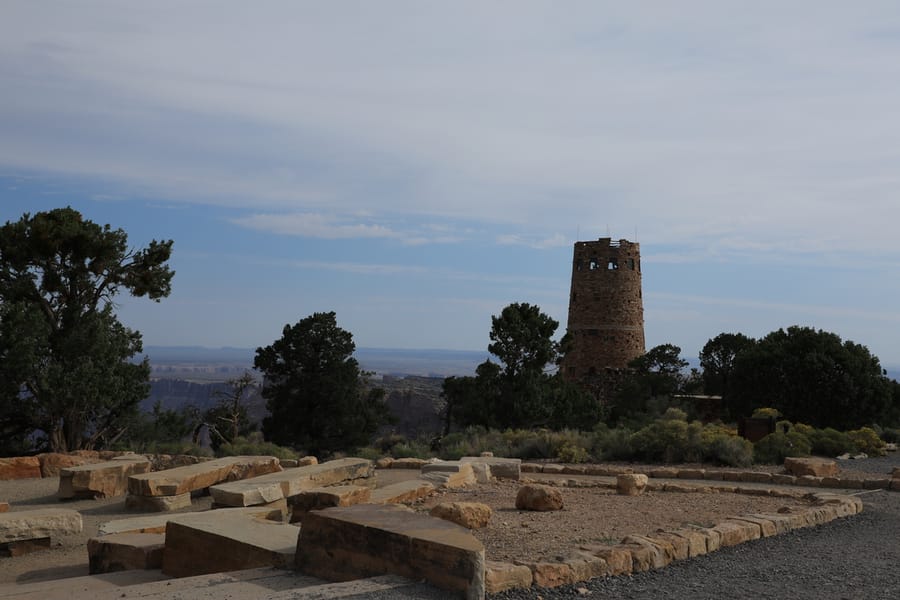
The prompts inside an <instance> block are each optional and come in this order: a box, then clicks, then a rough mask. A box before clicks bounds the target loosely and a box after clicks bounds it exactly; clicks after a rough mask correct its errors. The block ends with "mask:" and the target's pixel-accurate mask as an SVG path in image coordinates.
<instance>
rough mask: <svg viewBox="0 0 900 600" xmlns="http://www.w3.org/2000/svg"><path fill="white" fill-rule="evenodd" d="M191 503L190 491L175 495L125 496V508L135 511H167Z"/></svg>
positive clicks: (187, 506)
mask: <svg viewBox="0 0 900 600" xmlns="http://www.w3.org/2000/svg"><path fill="white" fill-rule="evenodd" d="M191 504H192V502H191V493H190V492H185V493H183V494H178V495H177V496H135V495H133V494H128V495H127V496H125V508H127V509H128V510H133V511H136V512H169V511H173V510H181V509H182V508H190V506H191Z"/></svg>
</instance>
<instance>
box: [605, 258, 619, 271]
mask: <svg viewBox="0 0 900 600" xmlns="http://www.w3.org/2000/svg"><path fill="white" fill-rule="evenodd" d="M618 268H619V259H618V258H616V257H611V258H610V259H609V260H607V261H606V269H607V270H608V271H616V270H618Z"/></svg>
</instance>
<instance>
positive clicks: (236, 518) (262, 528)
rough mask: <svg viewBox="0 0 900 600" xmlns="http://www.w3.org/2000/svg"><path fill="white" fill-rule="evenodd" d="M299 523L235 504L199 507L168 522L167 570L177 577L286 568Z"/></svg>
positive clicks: (164, 559) (292, 560)
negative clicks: (281, 520)
mask: <svg viewBox="0 0 900 600" xmlns="http://www.w3.org/2000/svg"><path fill="white" fill-rule="evenodd" d="M299 533H300V529H299V528H298V527H295V526H293V525H287V524H283V523H275V522H272V521H267V520H265V519H258V518H255V517H253V516H249V515H247V514H245V513H243V512H240V511H239V512H234V511H232V510H231V509H226V510H212V511H206V512H200V513H194V514H192V515H190V516H185V517H184V518H178V519H175V520H171V521H169V522H168V523H167V524H166V534H165V536H166V549H165V552H164V554H163V565H162V571H163V573H165V574H166V575H171V576H173V577H188V576H191V575H203V574H206V573H221V572H225V571H237V570H240V569H250V568H253V567H265V566H271V567H279V568H287V567H289V566H291V565H292V564H293V563H294V552H295V550H296V548H297V537H298V535H299Z"/></svg>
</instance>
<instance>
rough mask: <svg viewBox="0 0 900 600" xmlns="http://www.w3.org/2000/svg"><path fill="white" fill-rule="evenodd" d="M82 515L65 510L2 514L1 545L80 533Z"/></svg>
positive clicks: (0, 522)
mask: <svg viewBox="0 0 900 600" xmlns="http://www.w3.org/2000/svg"><path fill="white" fill-rule="evenodd" d="M81 529H82V521H81V514H80V513H79V512H77V511H74V510H67V509H65V508H42V509H37V510H22V511H16V512H5V513H0V544H3V543H8V542H18V541H22V540H33V539H38V538H45V537H46V538H54V537H56V536H58V535H67V534H71V533H80V532H81Z"/></svg>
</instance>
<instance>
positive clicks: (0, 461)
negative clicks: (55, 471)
mask: <svg viewBox="0 0 900 600" xmlns="http://www.w3.org/2000/svg"><path fill="white" fill-rule="evenodd" d="M40 478H41V459H39V458H38V457H37V456H14V457H12V458H0V481H2V480H5V479H40Z"/></svg>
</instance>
